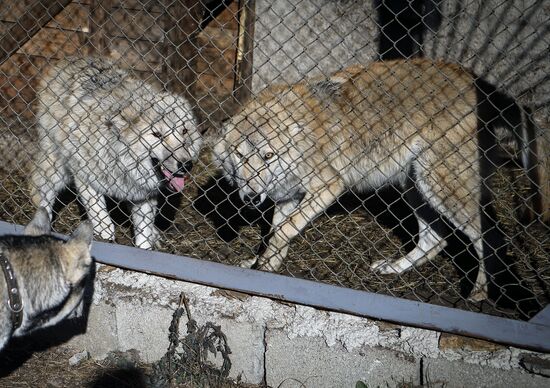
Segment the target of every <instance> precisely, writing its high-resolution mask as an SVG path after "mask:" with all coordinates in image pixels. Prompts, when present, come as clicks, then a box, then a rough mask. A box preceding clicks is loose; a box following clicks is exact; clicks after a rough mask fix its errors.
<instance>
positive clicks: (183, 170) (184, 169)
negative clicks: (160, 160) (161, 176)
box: [175, 160, 193, 175]
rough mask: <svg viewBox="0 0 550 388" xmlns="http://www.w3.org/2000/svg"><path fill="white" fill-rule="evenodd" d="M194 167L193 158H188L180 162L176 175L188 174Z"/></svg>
mask: <svg viewBox="0 0 550 388" xmlns="http://www.w3.org/2000/svg"><path fill="white" fill-rule="evenodd" d="M192 169H193V162H192V161H191V160H188V161H187V162H185V163H182V162H178V171H177V172H176V174H175V175H187V174H189V173H190V172H191V170H192Z"/></svg>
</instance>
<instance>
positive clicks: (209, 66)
mask: <svg viewBox="0 0 550 388" xmlns="http://www.w3.org/2000/svg"><path fill="white" fill-rule="evenodd" d="M218 54H221V53H220V52H219V51H218ZM234 58H235V51H234V50H233V55H232V58H231V59H234ZM195 70H196V72H197V73H198V74H199V76H200V75H201V74H211V75H216V76H218V77H230V78H231V79H233V77H234V74H233V70H234V69H233V60H230V61H227V60H224V58H223V57H222V56H221V55H218V57H210V58H206V59H204V58H199V59H198V60H197V61H196V63H195Z"/></svg>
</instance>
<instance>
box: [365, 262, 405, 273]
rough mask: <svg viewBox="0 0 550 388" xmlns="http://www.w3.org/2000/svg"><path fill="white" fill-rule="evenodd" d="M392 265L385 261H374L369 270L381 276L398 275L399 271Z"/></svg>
mask: <svg viewBox="0 0 550 388" xmlns="http://www.w3.org/2000/svg"><path fill="white" fill-rule="evenodd" d="M392 264H393V263H391V262H388V261H387V260H385V259H381V260H376V261H375V262H374V263H372V264H371V265H370V268H371V269H372V270H373V271H375V272H378V273H379V274H381V275H395V274H398V273H399V271H397V270H396V269H395V268H394V267H393V266H392Z"/></svg>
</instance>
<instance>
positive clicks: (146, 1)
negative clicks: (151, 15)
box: [117, 0, 172, 13]
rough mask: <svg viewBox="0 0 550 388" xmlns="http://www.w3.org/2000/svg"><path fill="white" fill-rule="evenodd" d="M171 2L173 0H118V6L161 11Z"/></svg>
mask: <svg viewBox="0 0 550 388" xmlns="http://www.w3.org/2000/svg"><path fill="white" fill-rule="evenodd" d="M170 3H172V1H171V0H118V2H117V6H118V7H120V8H126V9H134V10H142V11H149V12H159V13H161V12H163V11H164V10H165V9H166V7H167V6H168V5H169V4H170Z"/></svg>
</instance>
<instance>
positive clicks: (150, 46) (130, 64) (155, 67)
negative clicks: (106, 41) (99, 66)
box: [109, 38, 163, 72]
mask: <svg viewBox="0 0 550 388" xmlns="http://www.w3.org/2000/svg"><path fill="white" fill-rule="evenodd" d="M162 50H163V46H162V45H160V44H159V43H153V42H147V41H135V42H129V41H128V40H126V39H121V38H112V40H111V47H110V53H109V58H113V59H116V60H118V61H119V63H120V65H121V66H123V67H127V68H132V69H135V70H140V71H155V72H162V70H163V60H162V57H161V54H160V53H162Z"/></svg>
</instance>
